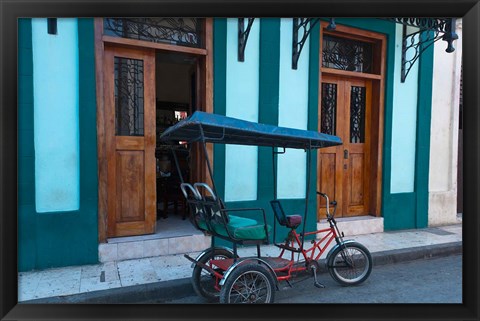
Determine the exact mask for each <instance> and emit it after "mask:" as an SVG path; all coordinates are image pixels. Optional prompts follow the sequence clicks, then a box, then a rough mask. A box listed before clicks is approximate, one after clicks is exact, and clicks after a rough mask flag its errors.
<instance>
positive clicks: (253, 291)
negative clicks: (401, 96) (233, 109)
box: [160, 111, 372, 303]
mask: <svg viewBox="0 0 480 321" xmlns="http://www.w3.org/2000/svg"><path fill="white" fill-rule="evenodd" d="M160 139H161V140H162V141H163V142H164V143H170V144H178V142H179V141H184V142H187V143H189V144H193V143H198V144H200V145H202V146H203V152H204V155H205V158H206V165H207V169H208V173H209V175H210V178H211V182H212V186H210V185H208V184H207V183H205V182H196V183H193V184H191V183H188V182H184V181H183V177H182V175H181V172H180V169H179V166H178V161H177V158H176V155H175V150H174V149H172V153H173V156H174V159H175V163H176V166H177V170H178V171H179V174H180V178H181V181H182V183H181V185H180V186H181V190H182V193H183V195H184V196H185V198H186V201H187V204H188V206H189V208H190V220H191V222H192V224H193V225H194V226H195V227H196V228H197V229H199V230H201V231H204V232H205V233H207V234H208V235H211V240H212V241H211V246H210V247H209V248H208V249H206V250H205V251H203V252H202V253H201V254H200V255H198V256H197V257H196V258H192V257H190V256H189V255H185V258H187V259H188V260H190V261H191V262H192V263H193V264H192V268H193V274H192V285H193V288H194V290H195V292H196V293H197V294H198V295H200V296H202V297H204V298H206V299H207V300H210V301H214V300H218V299H219V300H220V302H221V303H273V302H274V299H275V292H276V291H277V290H279V288H280V287H279V284H280V282H286V283H287V284H288V285H290V286H291V283H290V281H292V280H293V279H295V278H297V277H298V276H299V275H306V276H307V277H310V276H311V277H313V279H314V285H315V286H316V287H318V288H322V287H324V286H323V285H322V284H321V283H319V282H318V280H317V272H318V270H319V269H320V268H321V266H320V263H319V262H320V256H321V255H322V254H323V253H325V252H326V251H327V249H328V248H329V246H330V245H331V244H333V246H332V247H331V249H330V250H329V252H328V254H327V255H326V259H325V267H326V269H327V270H328V271H329V273H330V275H331V276H332V278H333V279H334V280H335V281H337V282H338V283H340V284H341V285H357V284H360V283H362V282H364V281H365V280H366V279H367V278H368V277H369V275H370V272H371V270H372V257H371V255H370V252H369V251H368V249H367V248H366V247H365V246H363V245H362V244H360V243H358V242H355V241H353V240H344V239H343V238H344V235H343V233H341V232H340V231H339V229H338V227H337V223H336V221H335V218H334V216H335V210H336V202H335V201H330V200H329V198H328V196H327V195H326V194H324V193H321V192H317V195H318V196H319V197H322V198H324V199H325V202H326V216H327V221H328V223H329V227H328V228H325V229H320V230H316V231H306V222H307V214H308V204H309V194H310V173H311V170H312V161H311V154H312V150H316V149H318V148H325V147H330V146H335V145H341V144H342V142H341V140H340V138H339V137H337V136H332V135H327V134H323V133H319V132H316V131H309V130H300V129H293V128H285V127H278V126H273V125H267V124H260V123H254V122H249V121H244V120H240V119H235V118H231V117H226V116H221V115H216V114H210V113H204V112H198V111H197V112H195V113H193V114H192V115H191V116H190V117H189V118H186V119H184V120H182V121H180V122H178V123H177V124H175V125H174V126H171V127H169V128H167V129H166V130H165V132H164V133H163V134H162V135H161V137H160ZM206 143H214V144H239V145H252V146H267V147H271V148H272V180H273V195H272V200H271V201H270V204H271V208H272V210H273V213H274V219H273V221H272V222H268V221H267V216H266V210H265V209H263V208H241V209H238V208H235V209H233V208H230V209H229V208H226V206H225V204H224V202H223V201H222V200H221V199H220V198H219V196H218V193H217V189H216V187H215V182H214V179H213V172H212V167H211V163H210V160H209V157H208V152H207V147H206ZM286 148H295V149H303V150H305V151H306V153H307V176H306V177H307V185H306V186H307V191H306V198H305V206H304V208H303V215H298V214H294V215H293V214H288V213H285V212H284V210H283V207H282V205H281V200H279V199H277V194H276V190H277V188H276V185H277V177H276V176H277V173H276V159H277V157H281V154H283V153H285V149H286ZM331 207H333V211H332V212H331V211H330V208H331ZM277 225H280V226H283V227H284V228H286V229H287V231H288V234H287V236H286V237H285V238H284V240H283V241H281V242H277V241H276V240H277ZM216 239H223V240H226V241H229V242H231V244H232V248H227V247H223V246H218V245H216ZM333 241H335V243H332V242H333ZM271 243H273V244H274V245H275V246H276V247H278V248H279V251H280V253H279V255H278V256H277V257H269V256H262V255H261V246H262V245H266V244H271ZM242 245H254V246H256V252H257V253H256V255H255V256H250V257H239V255H238V253H237V249H238V246H242ZM295 256H296V258H295Z"/></svg>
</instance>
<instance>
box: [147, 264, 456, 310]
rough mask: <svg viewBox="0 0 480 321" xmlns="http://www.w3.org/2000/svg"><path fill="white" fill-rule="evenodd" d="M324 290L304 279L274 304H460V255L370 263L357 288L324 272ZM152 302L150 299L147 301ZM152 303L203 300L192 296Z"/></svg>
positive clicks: (321, 277)
mask: <svg viewBox="0 0 480 321" xmlns="http://www.w3.org/2000/svg"><path fill="white" fill-rule="evenodd" d="M319 281H320V282H322V283H323V284H325V286H326V288H325V289H317V288H316V287H314V286H313V279H307V280H306V281H303V282H301V283H298V284H296V285H295V286H294V288H293V289H291V288H284V289H282V290H281V291H277V292H276V299H275V302H276V303H340V302H341V303H461V302H462V256H461V255H452V256H448V257H441V258H435V259H425V260H424V259H421V260H415V261H411V262H404V263H398V264H388V265H381V266H374V268H373V271H372V274H371V275H370V277H369V279H368V280H367V281H366V282H365V283H363V284H362V285H360V286H357V287H342V286H340V285H338V284H337V283H336V282H335V281H334V280H333V279H332V278H331V277H330V275H329V274H328V273H323V274H321V275H320V276H319ZM148 303H152V302H148ZM155 303H205V302H204V301H203V300H202V299H201V298H199V297H197V296H195V295H193V296H189V297H186V298H183V299H179V300H174V301H168V302H155Z"/></svg>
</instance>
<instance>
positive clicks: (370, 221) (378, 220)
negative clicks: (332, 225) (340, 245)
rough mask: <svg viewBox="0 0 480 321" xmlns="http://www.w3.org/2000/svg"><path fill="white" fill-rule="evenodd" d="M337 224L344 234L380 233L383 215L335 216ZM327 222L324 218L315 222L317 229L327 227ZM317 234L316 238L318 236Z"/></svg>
mask: <svg viewBox="0 0 480 321" xmlns="http://www.w3.org/2000/svg"><path fill="white" fill-rule="evenodd" d="M335 221H337V226H338V229H339V230H340V232H343V233H344V234H345V236H347V237H348V236H353V235H362V234H370V233H382V232H383V231H384V229H383V217H374V216H354V217H341V218H335ZM328 227H329V225H328V222H327V220H326V219H324V220H321V221H320V222H317V229H325V228H328ZM320 236H321V235H320V234H317V238H318V237H320Z"/></svg>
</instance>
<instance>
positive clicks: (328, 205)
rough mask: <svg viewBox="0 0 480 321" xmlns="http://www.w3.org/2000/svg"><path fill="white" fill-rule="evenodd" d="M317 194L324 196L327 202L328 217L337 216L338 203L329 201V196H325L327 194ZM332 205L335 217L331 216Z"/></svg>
mask: <svg viewBox="0 0 480 321" xmlns="http://www.w3.org/2000/svg"><path fill="white" fill-rule="evenodd" d="M317 194H318V195H320V196H322V197H323V198H325V200H326V201H327V217H329V216H331V217H333V216H335V211H336V210H337V202H336V201H331V202H330V201H329V198H328V195H327V194H325V193H321V192H318V191H317ZM330 205H333V208H334V209H333V215H331V214H330Z"/></svg>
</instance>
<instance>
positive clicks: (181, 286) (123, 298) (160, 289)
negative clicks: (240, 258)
mask: <svg viewBox="0 0 480 321" xmlns="http://www.w3.org/2000/svg"><path fill="white" fill-rule="evenodd" d="M462 249H463V247H462V242H452V243H444V244H435V245H427V246H419V247H413V248H405V249H398V250H390V251H380V252H373V253H372V259H373V265H374V266H375V265H385V264H395V263H400V262H407V261H414V260H420V259H430V258H434V257H445V256H450V255H458V254H462ZM323 261H324V260H322V261H321V262H320V266H324V264H322V263H324V262H323ZM321 270H322V271H324V272H326V271H325V269H323V268H322V269H321ZM194 294H195V292H194V290H193V287H192V284H191V281H190V278H185V279H177V280H171V281H162V282H155V283H149V284H140V285H133V286H128V287H122V288H114V289H109V290H101V291H92V292H87V293H80V294H73V295H66V296H55V297H49V298H42V299H35V300H29V301H23V302H21V303H22V304H43V303H47V304H62V303H63V304H71V303H77V304H78V303H81V304H126V303H136V302H142V303H148V302H157V303H158V302H162V301H170V300H175V299H181V298H184V297H187V296H191V295H194Z"/></svg>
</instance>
